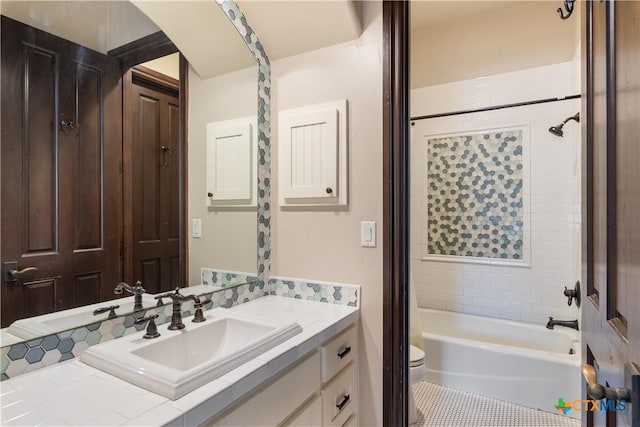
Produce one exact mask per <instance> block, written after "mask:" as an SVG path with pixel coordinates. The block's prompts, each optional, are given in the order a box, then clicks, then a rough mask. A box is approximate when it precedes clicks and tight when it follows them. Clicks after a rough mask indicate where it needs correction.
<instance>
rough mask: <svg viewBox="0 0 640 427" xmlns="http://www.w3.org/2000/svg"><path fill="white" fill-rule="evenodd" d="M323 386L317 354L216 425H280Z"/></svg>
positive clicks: (244, 426) (245, 426)
mask: <svg viewBox="0 0 640 427" xmlns="http://www.w3.org/2000/svg"><path fill="white" fill-rule="evenodd" d="M301 378H304V381H301V380H300V379H301ZM320 384H321V383H320V354H319V353H318V352H315V353H313V354H312V355H311V356H309V357H308V358H307V359H306V360H304V361H303V362H301V363H299V364H298V365H297V366H296V367H295V368H293V369H291V371H289V372H288V373H286V374H285V375H284V376H282V377H281V378H279V379H278V380H276V382H274V383H273V384H271V385H270V386H268V387H267V388H265V389H264V390H262V391H261V392H259V393H258V394H256V395H255V396H253V397H251V398H250V399H249V400H248V401H246V402H245V403H243V404H242V405H241V406H239V407H238V408H236V409H235V410H234V411H233V412H231V413H230V414H228V415H227V416H225V417H224V418H223V419H221V420H218V421H216V422H214V423H213V425H216V426H243V427H248V426H265V425H270V426H275V425H278V424H280V423H281V422H282V421H283V420H284V419H285V418H287V417H288V416H289V414H291V413H292V412H294V411H295V410H296V408H298V407H299V406H300V405H302V404H303V403H304V402H305V401H306V400H307V399H308V398H309V397H311V396H312V395H313V394H314V393H315V392H316V391H317V390H318V389H319V388H320ZM209 425H211V424H209Z"/></svg>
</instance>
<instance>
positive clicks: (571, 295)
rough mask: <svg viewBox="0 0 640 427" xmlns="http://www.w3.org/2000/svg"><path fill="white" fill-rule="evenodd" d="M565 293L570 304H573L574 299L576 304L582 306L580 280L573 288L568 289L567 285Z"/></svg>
mask: <svg viewBox="0 0 640 427" xmlns="http://www.w3.org/2000/svg"><path fill="white" fill-rule="evenodd" d="M563 294H564V296H565V297H567V298H568V300H567V304H568V305H571V303H572V302H573V300H575V301H576V306H578V307H580V281H577V282H576V285H575V286H574V287H573V289H567V287H566V286H565V287H564V292H563Z"/></svg>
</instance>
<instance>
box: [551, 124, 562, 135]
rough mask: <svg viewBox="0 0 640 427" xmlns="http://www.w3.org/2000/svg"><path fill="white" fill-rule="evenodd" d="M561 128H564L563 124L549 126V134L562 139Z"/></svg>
mask: <svg viewBox="0 0 640 427" xmlns="http://www.w3.org/2000/svg"><path fill="white" fill-rule="evenodd" d="M562 126H564V124H560V125H558V126H551V127H550V128H549V132H550V133H552V134H553V135H555V136H559V137H560V138H562V137H563V136H564V132H563V131H562Z"/></svg>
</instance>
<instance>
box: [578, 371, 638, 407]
mask: <svg viewBox="0 0 640 427" xmlns="http://www.w3.org/2000/svg"><path fill="white" fill-rule="evenodd" d="M580 371H581V372H582V376H583V377H584V380H585V381H586V382H587V394H588V395H589V397H590V398H592V399H594V400H600V399H604V398H605V397H606V398H607V399H608V400H624V401H625V402H629V401H631V390H629V389H628V388H622V387H605V386H603V385H601V384H598V376H597V373H596V369H595V368H594V367H593V366H591V365H586V364H585V365H581V366H580Z"/></svg>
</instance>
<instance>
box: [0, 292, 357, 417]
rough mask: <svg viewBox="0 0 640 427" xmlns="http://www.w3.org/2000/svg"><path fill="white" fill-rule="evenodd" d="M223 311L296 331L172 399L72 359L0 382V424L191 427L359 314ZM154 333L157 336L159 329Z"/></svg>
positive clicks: (275, 308) (274, 306)
mask: <svg viewBox="0 0 640 427" xmlns="http://www.w3.org/2000/svg"><path fill="white" fill-rule="evenodd" d="M214 310H215V309H214ZM230 310H233V311H236V312H239V313H246V314H251V315H252V316H265V317H269V318H275V319H281V320H288V321H292V320H296V321H297V322H298V323H299V324H300V326H302V328H303V330H302V332H301V333H300V334H298V335H296V336H295V337H293V338H291V339H289V340H287V341H286V342H284V343H283V344H280V345H279V346H277V347H275V348H273V349H271V350H269V351H267V352H266V353H263V354H262V355H260V356H259V357H257V358H256V359H254V360H252V361H250V362H247V363H245V364H244V365H242V366H240V367H239V368H237V369H234V370H233V371H231V372H229V373H227V374H225V375H223V376H221V377H219V378H218V379H216V380H213V381H211V382H210V383H208V384H205V385H203V386H202V387H200V388H198V389H196V390H194V391H192V392H191V393H189V394H187V395H185V396H183V397H181V398H180V399H177V400H169V399H167V398H165V397H163V396H160V395H157V394H155V393H151V392H149V391H147V390H144V389H142V388H140V387H137V386H134V385H132V384H130V383H128V382H126V381H124V380H121V379H119V378H116V377H114V376H111V375H109V374H106V373H104V372H102V371H100V370H98V369H95V368H92V367H90V366H89V365H86V364H84V363H82V362H81V361H80V360H78V359H72V360H69V361H67V362H63V363H58V364H56V365H54V366H51V367H48V368H43V369H40V370H37V371H35V372H32V373H28V374H25V375H21V376H18V377H16V378H12V379H9V380H5V381H2V382H0V405H1V409H0V424H1V425H3V426H54V425H55V426H80V425H82V426H116V425H127V426H158V425H171V426H194V425H198V424H200V423H203V422H205V421H206V420H208V419H209V418H211V417H212V416H213V415H215V414H216V413H219V412H220V411H221V410H222V409H224V408H226V407H227V406H228V405H229V404H231V403H232V402H235V401H237V400H238V399H240V398H241V397H242V396H244V395H245V394H246V393H248V392H249V391H251V390H253V389H254V388H255V387H257V386H259V385H260V384H262V383H263V382H265V381H266V380H268V379H269V378H271V377H273V376H274V375H277V374H278V373H279V372H281V371H282V370H283V369H285V368H287V367H289V366H291V365H292V364H293V363H294V362H296V361H297V360H299V359H301V358H302V357H303V356H305V355H307V354H308V353H310V352H311V351H312V350H313V349H314V348H316V347H318V346H319V345H320V344H322V343H323V342H325V341H327V340H328V339H330V338H332V337H333V336H335V335H337V334H338V333H339V332H341V331H342V330H344V329H345V328H346V327H347V326H349V325H351V324H352V323H354V322H355V321H356V320H358V318H359V316H360V312H359V309H358V308H355V307H348V306H343V305H336V304H328V303H320V302H315V301H306V300H300V299H294V298H286V297H277V296H266V297H262V298H258V299H256V300H253V301H250V302H248V303H245V304H240V305H237V306H235V307H232V308H231V309H230ZM185 323H186V322H185ZM188 327H189V326H188V324H187V328H188ZM158 328H159V330H160V332H161V333H162V330H163V329H166V325H160V326H159V327H158ZM140 334H142V332H140Z"/></svg>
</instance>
